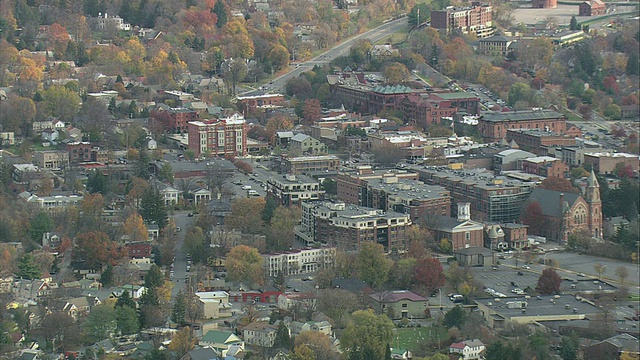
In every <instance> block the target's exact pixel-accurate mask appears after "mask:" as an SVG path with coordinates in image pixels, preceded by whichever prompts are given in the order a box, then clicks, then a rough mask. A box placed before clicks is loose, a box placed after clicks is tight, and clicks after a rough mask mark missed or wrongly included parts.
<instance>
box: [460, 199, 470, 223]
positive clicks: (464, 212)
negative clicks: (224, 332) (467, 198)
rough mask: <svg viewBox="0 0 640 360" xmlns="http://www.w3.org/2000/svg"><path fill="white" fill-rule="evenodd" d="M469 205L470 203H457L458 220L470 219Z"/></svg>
mask: <svg viewBox="0 0 640 360" xmlns="http://www.w3.org/2000/svg"><path fill="white" fill-rule="evenodd" d="M470 207H471V203H468V202H465V203H458V221H467V220H470V219H471V211H470Z"/></svg>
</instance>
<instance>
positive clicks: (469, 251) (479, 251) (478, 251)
mask: <svg viewBox="0 0 640 360" xmlns="http://www.w3.org/2000/svg"><path fill="white" fill-rule="evenodd" d="M454 253H456V254H461V255H482V256H493V254H495V251H493V250H491V249H487V248H485V247H480V246H473V247H469V248H466V249H460V250H456V251H454Z"/></svg>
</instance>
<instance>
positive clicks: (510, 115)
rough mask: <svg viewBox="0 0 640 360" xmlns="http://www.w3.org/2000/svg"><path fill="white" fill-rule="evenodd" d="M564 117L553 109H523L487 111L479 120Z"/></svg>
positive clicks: (495, 120)
mask: <svg viewBox="0 0 640 360" xmlns="http://www.w3.org/2000/svg"><path fill="white" fill-rule="evenodd" d="M557 118H564V115H562V114H560V113H559V112H557V111H553V110H547V109H543V110H525V111H512V112H502V113H487V114H484V115H482V117H481V120H483V121H488V122H503V121H528V120H544V119H557Z"/></svg>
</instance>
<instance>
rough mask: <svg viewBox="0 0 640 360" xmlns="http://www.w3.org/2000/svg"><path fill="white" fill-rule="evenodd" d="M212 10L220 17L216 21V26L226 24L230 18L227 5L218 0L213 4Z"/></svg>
mask: <svg viewBox="0 0 640 360" xmlns="http://www.w3.org/2000/svg"><path fill="white" fill-rule="evenodd" d="M212 11H213V12H214V13H215V14H216V16H217V17H218V20H217V21H216V27H217V28H218V29H220V28H221V27H223V26H225V25H226V24H227V21H228V20H229V19H228V15H227V7H226V5H225V4H224V3H223V2H222V0H218V1H216V4H215V5H214V6H213V9H212Z"/></svg>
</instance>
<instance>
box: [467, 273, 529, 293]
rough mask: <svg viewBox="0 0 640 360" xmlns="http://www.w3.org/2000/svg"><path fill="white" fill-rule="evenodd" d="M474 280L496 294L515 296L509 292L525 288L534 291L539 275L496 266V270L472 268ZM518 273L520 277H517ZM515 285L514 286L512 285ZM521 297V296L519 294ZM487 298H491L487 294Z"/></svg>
mask: <svg viewBox="0 0 640 360" xmlns="http://www.w3.org/2000/svg"><path fill="white" fill-rule="evenodd" d="M474 273H475V274H476V275H475V279H476V280H478V281H480V282H481V283H482V284H483V285H484V286H486V287H487V288H491V289H494V290H495V291H496V292H500V293H502V294H505V295H506V296H515V295H516V294H515V293H513V292H512V291H511V290H513V289H522V290H525V289H526V288H527V287H529V288H531V289H535V287H536V285H537V283H538V278H539V277H540V275H539V274H537V273H535V272H532V271H528V270H525V269H514V268H511V267H507V266H498V268H497V270H493V269H492V268H474ZM518 273H520V274H522V275H518ZM512 283H513V284H515V285H512ZM521 295H522V294H521ZM487 296H492V295H490V294H489V293H487Z"/></svg>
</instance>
